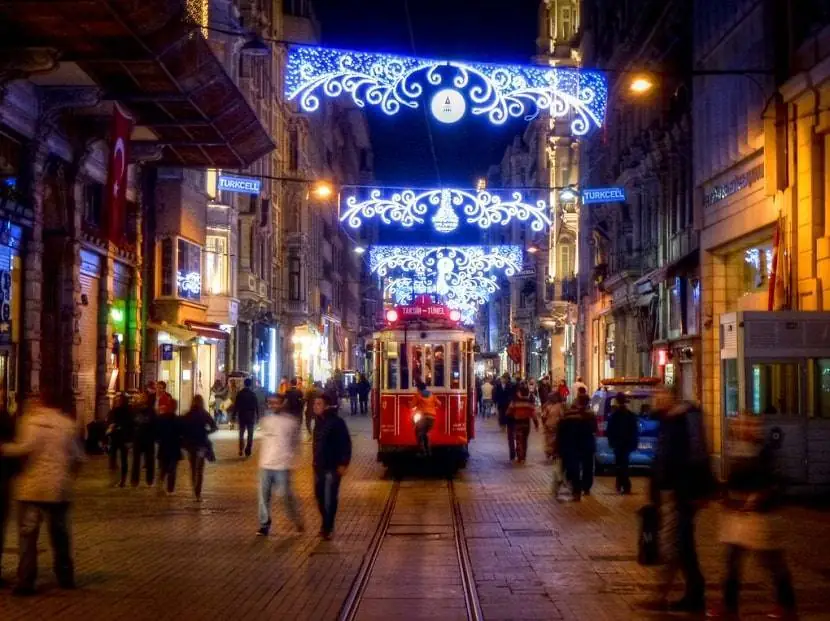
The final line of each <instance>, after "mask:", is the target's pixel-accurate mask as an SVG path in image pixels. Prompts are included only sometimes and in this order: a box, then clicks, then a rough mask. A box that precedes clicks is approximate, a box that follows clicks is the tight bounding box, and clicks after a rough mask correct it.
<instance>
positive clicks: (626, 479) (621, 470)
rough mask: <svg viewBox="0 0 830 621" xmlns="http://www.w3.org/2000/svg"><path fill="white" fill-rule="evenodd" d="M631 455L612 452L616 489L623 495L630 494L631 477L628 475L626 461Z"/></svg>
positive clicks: (625, 452)
mask: <svg viewBox="0 0 830 621" xmlns="http://www.w3.org/2000/svg"><path fill="white" fill-rule="evenodd" d="M630 458H631V453H629V452H628V451H614V467H615V470H616V473H617V483H616V489H617V491H619V492H623V493H624V494H630V493H631V477H630V476H629V473H628V466H629V464H628V460H629V459H630Z"/></svg>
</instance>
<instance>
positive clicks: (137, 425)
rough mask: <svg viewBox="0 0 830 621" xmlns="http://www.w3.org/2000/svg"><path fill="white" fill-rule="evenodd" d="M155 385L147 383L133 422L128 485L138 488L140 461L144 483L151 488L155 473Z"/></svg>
mask: <svg viewBox="0 0 830 621" xmlns="http://www.w3.org/2000/svg"><path fill="white" fill-rule="evenodd" d="M155 424H156V384H155V383H154V382H149V383H148V384H147V387H146V389H145V391H144V395H143V399H142V401H141V404H140V406H139V408H138V410H137V411H136V415H135V419H134V421H133V468H132V473H131V475H130V484H131V485H132V486H133V487H137V486H138V482H139V480H140V479H141V460H142V458H143V459H144V468H145V469H146V479H145V480H146V482H147V486H148V487H152V486H153V481H154V480H155V472H156V455H155V453H156V429H155Z"/></svg>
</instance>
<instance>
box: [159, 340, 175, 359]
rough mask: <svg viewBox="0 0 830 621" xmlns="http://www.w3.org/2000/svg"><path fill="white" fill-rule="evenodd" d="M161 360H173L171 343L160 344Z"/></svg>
mask: <svg viewBox="0 0 830 621" xmlns="http://www.w3.org/2000/svg"><path fill="white" fill-rule="evenodd" d="M161 359H162V360H172V359H173V344H172V343H162V344H161Z"/></svg>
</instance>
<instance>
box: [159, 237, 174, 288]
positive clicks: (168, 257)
mask: <svg viewBox="0 0 830 621" xmlns="http://www.w3.org/2000/svg"><path fill="white" fill-rule="evenodd" d="M161 295H173V240H172V239H169V238H168V239H163V240H161Z"/></svg>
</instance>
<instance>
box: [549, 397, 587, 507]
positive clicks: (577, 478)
mask: <svg viewBox="0 0 830 621" xmlns="http://www.w3.org/2000/svg"><path fill="white" fill-rule="evenodd" d="M588 405H589V401H588V397H587V396H584V395H583V396H581V397H577V399H576V400H575V402H574V405H573V407H572V408H570V409H569V410H568V411H567V412H566V414H565V416H564V417H563V418H562V420H560V421H559V428H558V429H557V431H556V453H557V454H558V455H561V457H562V466H563V468H564V470H565V477H566V478H567V480H568V483H569V484H570V486H571V498H572V500H573V501H574V502H579V501H580V500H581V499H582V496H583V495H588V494H590V492H591V487H592V486H593V484H594V453H595V452H596V439H595V435H594V432H595V426H596V423H595V422H594V416H593V412H591V410H590V408H589V407H588Z"/></svg>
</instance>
